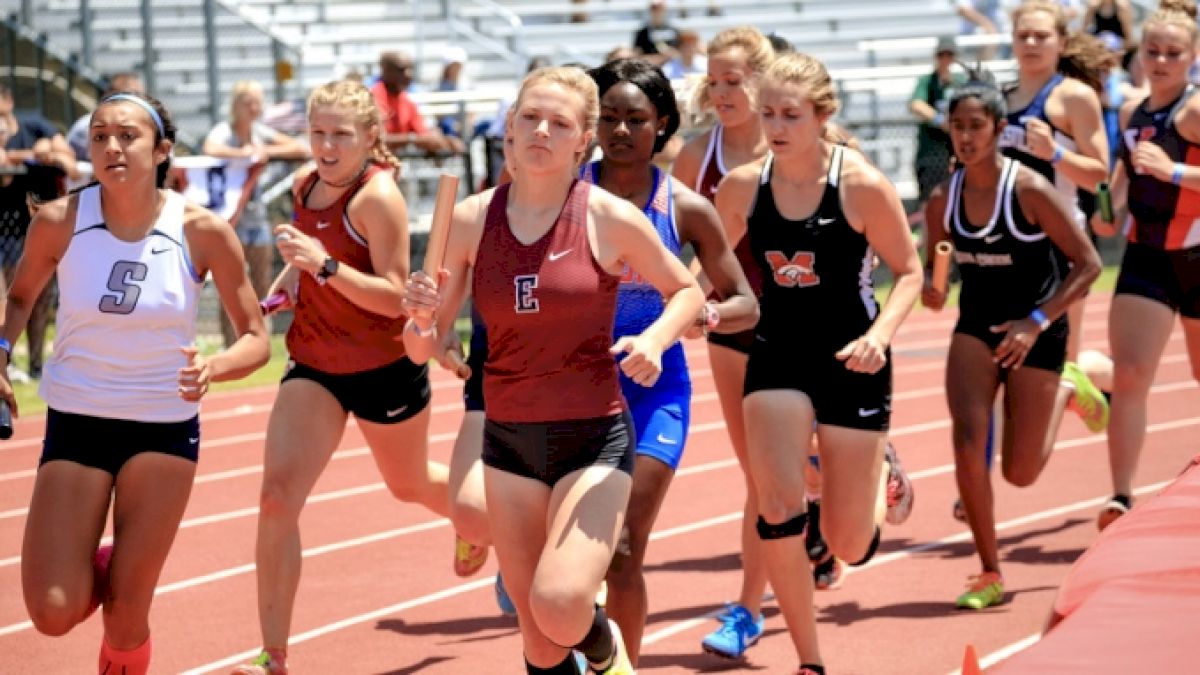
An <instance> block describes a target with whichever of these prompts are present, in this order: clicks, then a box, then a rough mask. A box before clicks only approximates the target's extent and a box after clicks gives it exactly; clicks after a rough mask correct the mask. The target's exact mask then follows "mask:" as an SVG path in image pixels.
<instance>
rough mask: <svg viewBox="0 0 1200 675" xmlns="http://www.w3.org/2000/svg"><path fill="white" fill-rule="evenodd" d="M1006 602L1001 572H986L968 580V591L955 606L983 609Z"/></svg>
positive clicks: (959, 597)
mask: <svg viewBox="0 0 1200 675" xmlns="http://www.w3.org/2000/svg"><path fill="white" fill-rule="evenodd" d="M1003 601H1004V577H1002V576H1000V573H999V572H984V573H983V574H980V575H978V576H973V577H970V578H969V579H968V580H967V590H966V592H965V593H963V594H962V595H960V596H958V600H955V601H954V604H955V605H957V606H958V607H961V608H963V609H983V608H984V607H991V606H992V605H998V604H1000V603H1001V602H1003Z"/></svg>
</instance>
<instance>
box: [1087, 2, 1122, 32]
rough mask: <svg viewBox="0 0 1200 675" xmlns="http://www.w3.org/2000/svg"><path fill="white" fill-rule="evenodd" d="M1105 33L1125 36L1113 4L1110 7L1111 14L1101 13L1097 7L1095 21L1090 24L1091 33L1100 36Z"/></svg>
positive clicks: (1119, 17)
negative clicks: (1093, 23)
mask: <svg viewBox="0 0 1200 675" xmlns="http://www.w3.org/2000/svg"><path fill="white" fill-rule="evenodd" d="M1105 33H1112V34H1113V35H1115V36H1117V37H1119V38H1122V39H1124V38H1125V37H1127V36H1126V35H1125V29H1124V28H1122V27H1121V16H1120V15H1119V14H1118V13H1117V8H1116V6H1115V5H1114V6H1113V8H1112V14H1109V15H1107V16H1105V15H1104V14H1101V13H1100V10H1099V9H1097V10H1096V23H1095V25H1094V26H1092V35H1096V36H1100V35H1103V34H1105Z"/></svg>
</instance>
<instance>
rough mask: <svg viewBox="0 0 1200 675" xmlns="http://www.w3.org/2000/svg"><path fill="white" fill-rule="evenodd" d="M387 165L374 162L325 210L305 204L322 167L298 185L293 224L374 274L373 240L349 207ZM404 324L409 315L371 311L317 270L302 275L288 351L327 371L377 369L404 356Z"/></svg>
mask: <svg viewBox="0 0 1200 675" xmlns="http://www.w3.org/2000/svg"><path fill="white" fill-rule="evenodd" d="M383 170H384V167H382V166H379V165H374V164H373V165H371V166H370V167H369V168H368V169H367V170H366V171H365V172H363V175H362V177H361V178H359V179H358V181H357V182H356V183H354V184H353V185H351V186H350V188H349V189H347V190H346V191H345V192H344V193H343V194H342V196H341V197H339V198H338V199H337V201H335V202H334V203H332V204H330V205H329V206H327V207H325V208H323V209H319V210H317V209H311V208H308V207H307V206H305V204H304V203H305V201H306V200H307V198H308V195H309V193H310V192H312V189H313V187H314V186H315V185H316V184H317V179H318V176H317V172H316V171H314V172H312V173H311V174H310V175H309V176H308V178H306V179H305V181H304V182H303V183H302V184H301V185H300V188H299V189H298V190H296V197H295V202H294V209H295V214H296V215H295V217H294V218H293V220H292V224H293V225H295V226H296V229H298V230H300V231H301V232H303V233H304V234H307V235H308V236H310V237H313V238H315V239H318V240H320V242H321V244H322V245H323V246H324V247H325V250H326V251H328V252H329V255H331V256H333V257H334V258H335V259H336V260H337V261H338V263H339V264H341V265H343V266H348V267H353V268H354V269H356V270H358V271H360V272H364V273H366V274H373V273H374V271H375V268H374V266H373V265H372V264H371V254H370V251H369V250H368V249H367V241H366V239H364V238H363V237H362V235H360V234H359V233H358V232H357V231H355V229H354V226H353V225H352V224H351V223H350V217H349V215H348V214H347V213H346V208H347V205H348V204H349V203H350V200H351V199H353V198H354V195H356V194H358V191H359V190H360V189H362V187H363V186H364V185H366V184H367V181H369V180H370V179H371V177H372V176H374V175H375V174H377V173H379V172H380V171H383ZM403 329H404V318H403V317H401V318H398V319H392V318H389V317H386V316H383V315H380V314H375V313H374V312H370V311H368V310H365V309H363V308H362V307H359V306H358V305H356V304H354V303H353V302H350V301H349V300H347V299H346V296H344V295H342V294H341V293H338V292H337V291H336V290H334V289H333V286H332V285H321V284H318V283H317V280H316V279H315V278H314V277H313V276H312V275H311V274H301V275H300V291H299V294H298V296H297V302H296V315H295V318H294V319H293V321H292V325H291V327H290V328H289V329H288V333H287V348H288V354H289V355H290V356H291V358H292V359H294V360H295V361H296V362H297V363H303V364H304V365H306V366H309V367H311V368H315V369H317V370H320V371H322V372H326V373H335V374H346V373H358V372H362V371H366V370H373V369H375V368H379V367H382V366H385V365H387V364H389V363H393V362H395V361H398V360H399V359H400V358H401V357H402V356H404V344H403V343H402V342H400V341H399V340H398V339H397V338H398V337H399V336H400V332H401V331H402V330H403Z"/></svg>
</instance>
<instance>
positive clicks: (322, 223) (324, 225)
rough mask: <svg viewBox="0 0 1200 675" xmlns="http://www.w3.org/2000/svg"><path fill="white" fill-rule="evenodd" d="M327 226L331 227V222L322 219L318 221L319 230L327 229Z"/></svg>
mask: <svg viewBox="0 0 1200 675" xmlns="http://www.w3.org/2000/svg"><path fill="white" fill-rule="evenodd" d="M327 227H329V223H327V222H325V221H324V220H322V221H319V222H318V223H317V229H318V230H323V229H325V228H327Z"/></svg>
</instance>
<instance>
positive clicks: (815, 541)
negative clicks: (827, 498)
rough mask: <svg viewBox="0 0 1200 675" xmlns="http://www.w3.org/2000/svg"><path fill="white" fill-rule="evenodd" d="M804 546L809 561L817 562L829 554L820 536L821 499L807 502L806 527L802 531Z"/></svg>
mask: <svg viewBox="0 0 1200 675" xmlns="http://www.w3.org/2000/svg"><path fill="white" fill-rule="evenodd" d="M804 548H805V550H807V551H808V559H809V561H810V562H814V563H818V562H821V561H822V560H825V558H826V556H828V555H829V546H828V545H827V544H826V543H825V538H824V537H822V536H821V500H819V499H817V500H811V501H809V502H808V529H806V530H805V531H804Z"/></svg>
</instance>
